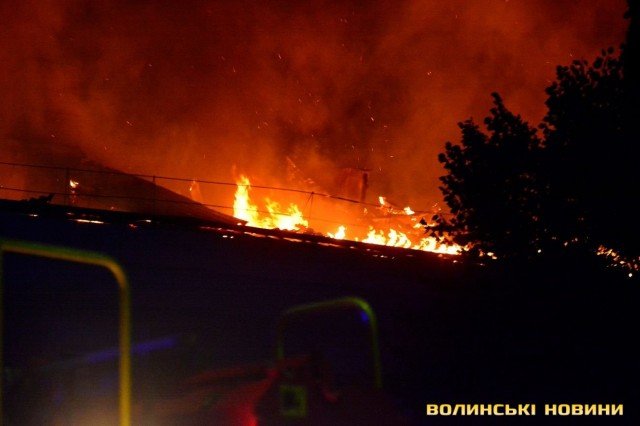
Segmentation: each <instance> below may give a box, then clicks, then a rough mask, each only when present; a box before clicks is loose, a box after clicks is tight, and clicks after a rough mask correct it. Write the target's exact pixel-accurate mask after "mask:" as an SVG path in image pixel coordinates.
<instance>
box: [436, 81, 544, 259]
mask: <svg viewBox="0 0 640 426" xmlns="http://www.w3.org/2000/svg"><path fill="white" fill-rule="evenodd" d="M493 98H494V104H495V106H494V107H493V108H492V109H491V115H490V116H489V117H487V118H486V119H485V120H484V123H485V125H486V127H487V130H488V131H489V134H488V135H487V134H485V133H483V132H482V131H481V130H480V128H479V126H477V125H476V124H475V123H474V122H473V120H467V121H465V122H464V123H459V126H460V129H461V130H462V140H461V145H453V144H452V143H451V142H447V144H446V148H445V149H446V151H445V153H443V154H440V156H439V160H440V162H441V163H443V164H444V167H445V169H446V170H448V172H449V174H448V175H446V176H443V177H441V178H440V179H441V181H442V182H443V184H444V185H443V186H442V187H441V188H440V189H441V190H442V192H443V194H444V198H445V201H446V202H447V204H448V205H449V207H450V209H451V213H452V214H453V217H452V218H445V217H443V216H436V217H435V219H436V223H437V226H436V227H434V228H431V231H432V232H433V233H435V234H436V235H437V236H439V237H441V238H447V235H448V236H449V238H451V239H452V241H453V242H455V243H457V244H460V245H463V246H466V245H469V246H470V252H471V253H474V254H491V253H493V254H496V255H498V256H500V257H504V256H521V255H529V254H531V253H535V252H536V250H537V249H536V245H535V240H536V239H537V237H536V235H537V234H538V232H539V220H538V219H539V215H538V213H537V212H538V210H539V203H538V201H537V199H538V198H539V195H538V193H539V191H540V188H539V187H538V184H537V179H536V177H535V167H534V165H535V160H534V159H535V158H537V156H538V152H539V140H538V138H537V136H536V130H535V129H533V128H531V127H530V126H529V125H528V124H527V123H526V122H524V121H523V120H522V119H521V118H520V116H517V115H514V114H512V113H511V112H510V111H509V110H508V109H507V108H506V107H505V106H504V103H503V101H502V99H501V98H500V96H499V95H498V94H497V93H494V94H493Z"/></svg>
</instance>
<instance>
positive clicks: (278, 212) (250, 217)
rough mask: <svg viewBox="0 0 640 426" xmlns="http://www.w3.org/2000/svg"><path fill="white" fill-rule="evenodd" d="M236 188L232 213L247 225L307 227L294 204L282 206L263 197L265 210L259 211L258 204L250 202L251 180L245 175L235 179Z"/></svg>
mask: <svg viewBox="0 0 640 426" xmlns="http://www.w3.org/2000/svg"><path fill="white" fill-rule="evenodd" d="M236 184H237V189H236V193H235V198H234V201H233V215H234V216H235V217H236V218H238V219H243V220H245V221H246V222H247V225H249V226H255V227H256V228H266V229H274V228H278V229H283V230H288V231H299V230H301V228H307V227H308V226H309V222H308V221H307V220H306V219H305V218H304V217H303V215H302V212H301V211H300V209H299V208H298V206H297V205H295V204H289V207H287V208H283V207H282V206H281V205H280V203H278V202H276V201H272V200H270V199H268V198H266V199H265V206H266V209H267V211H266V212H261V211H259V210H258V206H257V205H256V204H254V203H252V202H251V198H250V196H249V192H250V190H251V182H250V181H249V178H248V177H247V176H244V175H241V176H240V178H239V179H238V180H237V181H236Z"/></svg>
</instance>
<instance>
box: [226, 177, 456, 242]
mask: <svg viewBox="0 0 640 426" xmlns="http://www.w3.org/2000/svg"><path fill="white" fill-rule="evenodd" d="M236 183H237V185H238V186H237V189H236V193H235V200H234V203H233V215H234V216H235V217H237V218H238V219H243V220H245V221H246V222H247V225H249V226H254V227H257V228H266V229H274V228H278V229H283V230H289V231H301V230H306V229H307V228H308V227H309V222H308V220H307V219H305V218H304V216H303V214H302V211H301V210H300V208H299V207H298V206H297V205H296V204H293V203H291V204H289V206H288V207H286V208H284V207H283V206H281V205H280V203H278V202H276V201H273V200H270V199H269V198H265V199H264V204H265V208H266V210H264V211H260V210H259V209H258V206H257V205H256V204H254V203H253V202H252V201H251V198H250V195H249V192H250V190H251V182H250V181H249V178H248V177H246V176H244V175H241V176H240V178H239V179H238V180H237V182H236ZM378 201H379V202H380V205H381V206H385V207H389V208H390V209H392V210H393V214H394V217H396V220H397V218H398V217H400V218H402V217H406V216H409V217H410V218H411V221H414V222H416V223H415V224H414V225H412V229H416V230H422V228H423V226H422V225H421V224H420V223H417V218H415V217H414V215H415V212H414V211H413V210H412V209H411V207H408V206H407V207H405V208H404V209H402V210H400V209H393V208H392V207H391V205H390V204H389V203H388V202H387V200H386V198H385V197H383V196H380V197H379V198H378ZM403 213H404V214H403ZM416 232H419V231H412V232H410V233H407V232H402V231H399V230H397V229H394V228H391V227H389V229H388V230H387V231H383V230H380V229H375V228H374V227H373V226H369V228H368V232H367V235H366V236H365V237H364V238H359V237H351V238H349V237H348V236H347V227H346V226H345V225H340V226H339V227H338V230H337V231H336V232H335V233H333V232H327V233H326V236H328V237H330V238H334V239H337V240H343V239H346V240H349V239H351V240H354V241H361V242H363V243H367V244H377V245H384V246H390V247H402V248H407V249H413V250H423V251H430V252H435V253H445V254H460V252H461V251H462V247H460V246H458V245H447V244H441V243H439V242H438V241H437V240H436V239H435V238H433V237H420V236H416V235H413V234H414V233H416ZM414 241H417V242H414Z"/></svg>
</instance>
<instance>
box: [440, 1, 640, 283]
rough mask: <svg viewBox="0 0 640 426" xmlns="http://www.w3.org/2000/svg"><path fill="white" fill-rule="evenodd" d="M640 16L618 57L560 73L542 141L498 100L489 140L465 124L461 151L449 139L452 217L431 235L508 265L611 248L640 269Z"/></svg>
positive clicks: (633, 15)
mask: <svg viewBox="0 0 640 426" xmlns="http://www.w3.org/2000/svg"><path fill="white" fill-rule="evenodd" d="M638 9H639V8H638V6H637V2H633V1H631V0H630V1H629V9H628V11H627V13H626V15H625V16H626V17H628V18H630V19H631V21H630V26H629V30H628V32H627V40H626V42H625V44H623V46H622V49H621V50H619V51H616V50H615V49H613V48H609V49H608V50H606V51H604V50H603V51H602V54H601V56H599V57H598V58H596V59H595V61H593V62H592V63H588V62H587V61H574V62H573V63H572V64H570V65H569V66H559V67H558V68H557V76H556V81H555V82H554V83H553V84H552V85H551V86H550V87H548V88H547V90H546V93H547V94H548V99H547V101H546V105H547V108H548V113H547V115H546V116H545V118H544V122H543V123H542V124H541V125H540V128H541V129H542V133H543V135H544V139H543V140H542V141H541V140H539V139H538V137H537V136H536V134H535V132H534V130H533V129H531V128H530V127H529V126H528V125H527V124H526V123H525V122H523V121H522V119H521V118H520V117H519V116H516V115H514V114H512V113H511V112H509V111H508V110H507V109H506V108H505V107H504V104H503V102H502V100H501V99H500V97H499V96H498V95H497V94H494V95H493V96H494V102H495V107H494V108H493V109H492V110H491V116H490V117H487V118H486V119H485V124H486V125H487V130H488V131H489V134H488V135H487V134H484V133H483V132H482V131H481V130H480V129H479V127H478V126H476V125H475V124H474V123H473V121H471V120H469V121H466V122H464V123H461V124H460V127H461V129H462V140H461V143H460V145H453V144H451V143H450V142H447V144H446V148H445V152H444V153H443V154H440V156H439V160H440V162H442V163H444V166H445V168H446V170H447V171H448V175H446V176H443V177H442V178H441V181H442V182H443V184H444V185H443V186H442V187H441V190H442V192H443V194H444V197H445V201H446V202H447V204H448V205H449V207H450V209H451V213H452V215H453V216H452V218H451V219H445V218H444V217H442V216H437V217H435V219H436V223H437V225H436V226H435V227H433V228H431V229H430V231H431V233H432V234H435V235H438V236H440V237H441V238H447V237H446V234H448V235H449V236H448V238H449V239H451V240H453V241H454V242H456V243H459V244H463V245H466V244H469V245H470V246H472V247H474V248H473V249H472V250H471V251H470V253H472V254H480V253H487V252H493V253H495V254H496V255H497V256H499V257H502V258H513V257H525V258H526V257H532V256H539V255H543V256H545V255H546V256H550V257H555V256H558V255H564V254H567V253H569V252H571V253H582V254H588V255H592V254H594V253H596V252H598V251H601V252H602V251H603V250H604V249H612V250H614V251H615V252H616V253H618V254H621V257H616V262H620V261H622V259H623V257H624V258H625V262H627V264H628V262H629V261H631V263H633V262H635V264H636V266H633V265H632V268H635V269H636V270H637V269H638V267H637V266H638V256H639V255H640V244H639V242H640V238H638V236H639V235H640V232H639V231H640V229H639V227H640V221H639V220H638V219H637V217H638V213H637V210H636V208H635V204H636V202H637V200H639V199H640V197H639V196H640V193H639V189H640V175H639V172H640V165H639V164H638V160H639V156H638V153H639V152H638V146H639V144H640V108H639V106H640V98H639V95H640V92H639V87H640V85H639V81H640V79H639V78H638V77H639V75H638V68H637V65H636V62H637V61H638V59H640V58H639V57H638V52H639V50H640V45H639V43H638V24H637V22H638V19H637V18H638ZM634 259H635V260H634Z"/></svg>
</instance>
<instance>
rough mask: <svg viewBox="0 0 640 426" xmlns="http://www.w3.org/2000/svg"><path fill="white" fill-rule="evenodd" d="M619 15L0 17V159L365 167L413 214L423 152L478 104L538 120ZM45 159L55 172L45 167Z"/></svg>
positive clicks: (188, 2)
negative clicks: (549, 97)
mask: <svg viewBox="0 0 640 426" xmlns="http://www.w3.org/2000/svg"><path fill="white" fill-rule="evenodd" d="M624 9H625V1H624V0H615V1H612V0H597V1H596V0H588V1H587V0H583V1H575V0H561V1H559V0H539V1H517V0H511V1H508V0H506V1H505V0H482V1H480V0H473V1H472V0H451V1H446V2H444V1H435V0H432V1H418V0H409V1H383V0H380V1H363V0H333V1H318V0H313V1H293V2H292V1H270V2H260V1H238V0H223V1H198V0H184V1H180V2H176V1H159V0H158V1H142V0H140V1H133V0H131V1H117V0H111V1H109V0H99V1H98V0H95V1H94V0H92V1H88V0H87V1H55V0H50V1H42V0H24V1H10V2H2V3H0V18H2V22H3V25H2V27H0V101H1V102H0V131H1V132H2V135H1V139H0V141H1V142H0V143H2V152H3V154H2V159H3V160H6V159H8V158H13V157H14V156H13V155H12V154H15V152H14V151H16V150H18V151H21V152H23V154H24V153H30V154H29V155H27V154H24V155H22V156H21V157H20V158H35V159H36V160H37V161H39V162H42V161H44V159H46V158H44V159H43V158H42V157H43V156H44V157H46V155H43V154H42V153H43V152H46V151H47V150H48V147H51V146H58V145H64V146H72V147H78V148H79V149H80V150H81V151H82V152H84V154H85V155H86V156H87V157H88V158H90V159H92V160H94V161H97V162H101V163H104V164H106V165H108V166H111V167H115V168H118V169H121V170H125V171H130V172H139V173H149V174H156V175H168V176H182V177H189V178H200V179H210V180H225V181H230V180H232V179H233V170H236V171H246V172H247V173H249V174H250V175H254V176H256V177H258V178H259V179H261V180H262V181H263V182H264V183H272V184H275V183H277V184H286V181H285V180H286V176H285V173H284V170H285V169H286V164H287V161H286V158H287V157H289V158H291V159H292V160H293V161H294V162H295V163H296V164H297V165H298V166H299V168H300V169H301V170H303V171H305V172H306V173H308V174H309V175H310V177H312V178H314V179H316V180H321V179H322V177H321V176H319V175H322V174H325V175H328V174H332V173H335V172H336V170H337V169H338V168H340V167H359V168H366V169H370V170H371V173H370V185H371V195H377V194H378V193H385V194H387V195H389V196H390V197H391V198H393V199H397V200H399V201H400V202H401V203H405V204H408V203H412V205H415V206H417V207H419V208H427V207H429V205H431V204H433V203H434V202H436V201H438V200H439V199H440V194H439V191H438V189H437V186H438V182H437V177H438V176H439V175H441V174H442V172H443V171H442V169H441V168H440V165H439V164H438V162H437V159H436V157H437V153H438V152H440V151H441V150H442V147H443V144H444V142H445V141H446V140H448V139H452V140H457V138H458V134H457V127H456V122H458V121H461V120H463V119H466V118H468V117H470V116H473V117H474V118H476V119H481V118H482V117H483V116H484V115H485V114H486V111H487V110H488V108H489V106H490V96H489V94H490V92H492V91H499V92H500V93H501V94H502V95H503V97H504V98H505V100H506V103H507V105H508V106H509V107H510V108H511V109H513V110H514V111H518V112H521V113H522V114H523V115H524V117H525V118H527V119H529V120H530V121H532V122H534V123H535V122H537V121H538V120H539V119H540V118H541V117H542V115H543V113H544V105H543V102H544V98H545V95H544V88H545V86H547V85H548V83H549V81H550V80H551V79H553V77H554V68H555V66H556V65H557V64H566V63H568V62H570V61H571V60H572V59H574V58H583V57H585V58H592V57H594V56H595V55H596V54H597V53H598V52H599V50H600V48H602V47H606V46H609V45H618V44H619V43H620V42H621V41H622V40H623V37H624V31H625V28H626V22H625V21H624V20H623V19H622V15H623V12H624ZM57 161H59V160H57Z"/></svg>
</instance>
